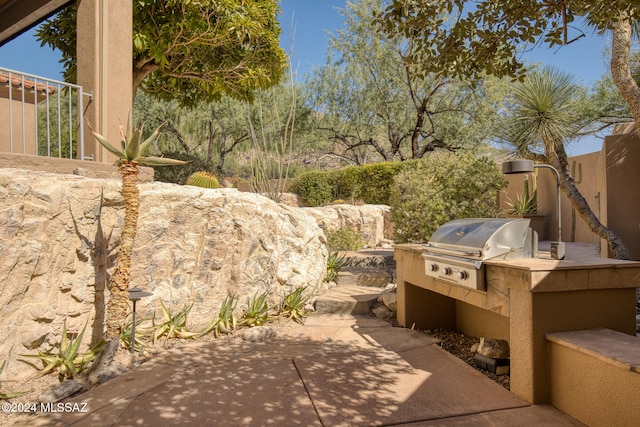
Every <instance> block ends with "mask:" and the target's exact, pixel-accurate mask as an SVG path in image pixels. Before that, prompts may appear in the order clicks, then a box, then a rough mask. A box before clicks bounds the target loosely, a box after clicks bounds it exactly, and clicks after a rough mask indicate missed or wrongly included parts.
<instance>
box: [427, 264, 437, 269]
mask: <svg viewBox="0 0 640 427" xmlns="http://www.w3.org/2000/svg"><path fill="white" fill-rule="evenodd" d="M429 271H438V264H429Z"/></svg>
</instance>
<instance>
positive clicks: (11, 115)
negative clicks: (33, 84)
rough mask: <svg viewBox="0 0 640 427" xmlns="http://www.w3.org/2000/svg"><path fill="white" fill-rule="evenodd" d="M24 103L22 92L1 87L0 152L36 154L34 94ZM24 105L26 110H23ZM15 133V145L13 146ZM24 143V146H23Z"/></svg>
mask: <svg viewBox="0 0 640 427" xmlns="http://www.w3.org/2000/svg"><path fill="white" fill-rule="evenodd" d="M27 96H30V97H31V102H29V99H26V100H25V103H24V104H23V103H22V93H21V92H20V91H17V90H14V91H12V99H11V100H9V91H8V90H7V88H6V87H5V88H0V153H10V152H13V153H24V154H36V132H35V108H34V104H33V95H32V94H28V95H27ZM23 106H24V110H23ZM11 134H13V147H12V146H11ZM23 144H24V146H23Z"/></svg>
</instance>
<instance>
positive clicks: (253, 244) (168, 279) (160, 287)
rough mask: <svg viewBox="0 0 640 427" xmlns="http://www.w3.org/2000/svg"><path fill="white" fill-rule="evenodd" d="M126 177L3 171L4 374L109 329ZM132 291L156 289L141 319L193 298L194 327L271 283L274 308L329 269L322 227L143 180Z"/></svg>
mask: <svg viewBox="0 0 640 427" xmlns="http://www.w3.org/2000/svg"><path fill="white" fill-rule="evenodd" d="M120 187H121V185H120V181H119V180H110V179H91V178H86V177H81V176H74V175H56V174H48V173H44V172H35V171H24V170H17V169H0V319H2V320H3V322H2V328H0V362H1V361H4V360H6V361H7V366H6V368H5V371H4V372H3V378H15V377H17V376H22V377H24V376H27V375H30V374H33V373H34V371H33V368H31V367H29V366H28V365H27V364H26V363H22V362H20V361H19V359H20V357H19V355H20V354H23V353H29V354H35V353H36V351H37V350H40V351H49V350H51V349H53V348H54V347H55V346H56V345H57V343H59V342H60V333H61V331H62V324H63V321H64V320H65V319H66V322H67V330H68V331H69V333H77V332H79V331H80V330H81V329H82V327H83V326H84V325H85V324H88V326H87V332H86V333H85V341H86V343H87V344H89V341H93V342H95V341H96V340H97V339H98V338H99V337H100V335H101V332H102V328H103V320H104V306H105V302H106V300H107V299H108V296H109V292H108V291H107V290H105V288H106V283H107V282H108V277H109V274H110V273H111V272H112V271H113V267H114V263H115V258H116V255H117V249H118V244H119V238H120V233H121V230H122V225H123V214H124V206H123V198H122V195H121V193H120ZM139 187H140V217H139V221H138V234H137V237H136V241H135V245H134V252H133V269H132V272H131V278H132V286H135V287H139V288H142V289H143V290H145V291H149V292H152V293H153V296H151V297H148V298H144V299H143V300H141V301H140V302H138V304H137V309H138V316H139V318H141V317H142V316H145V315H152V314H153V313H155V315H156V320H161V319H162V314H161V311H160V299H161V300H162V301H163V302H164V304H165V305H166V306H167V307H169V308H170V309H171V310H172V313H177V312H178V311H179V310H180V309H182V308H183V307H184V306H186V305H188V304H191V303H194V305H193V309H192V310H191V313H190V315H189V322H188V326H190V327H191V328H192V329H193V330H197V329H199V328H200V327H202V326H204V325H206V324H207V323H208V322H209V321H210V320H211V318H212V317H213V316H215V315H216V314H217V313H218V310H219V308H220V303H221V301H222V300H223V298H224V297H226V296H227V295H229V294H235V295H236V296H237V297H238V298H239V303H238V309H239V310H241V309H242V308H243V307H244V306H245V304H246V301H247V299H248V298H249V297H250V296H252V295H254V294H255V293H256V292H260V293H262V292H264V291H265V290H268V291H269V292H270V294H269V301H270V303H271V304H272V305H275V304H277V303H279V301H280V300H281V298H282V296H283V295H284V294H285V293H286V292H289V291H291V290H293V289H294V288H296V287H300V286H306V287H308V288H309V290H310V291H313V290H315V289H317V288H318V287H319V286H321V284H322V282H323V279H324V277H325V275H326V260H327V249H326V245H325V237H324V233H323V232H322V230H321V229H320V227H318V225H317V224H316V221H315V220H314V219H313V218H311V217H309V216H308V215H306V214H305V213H304V212H303V211H302V210H301V209H298V208H292V207H287V206H284V205H281V204H277V203H274V202H273V201H271V200H270V199H268V198H266V197H262V196H259V195H256V194H252V193H242V192H239V191H237V190H234V189H217V190H209V189H202V188H198V187H191V186H179V185H174V184H165V183H145V184H140V186H139Z"/></svg>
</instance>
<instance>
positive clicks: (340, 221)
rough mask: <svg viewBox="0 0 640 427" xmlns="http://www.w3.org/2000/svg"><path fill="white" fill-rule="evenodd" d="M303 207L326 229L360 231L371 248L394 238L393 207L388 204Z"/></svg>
mask: <svg viewBox="0 0 640 427" xmlns="http://www.w3.org/2000/svg"><path fill="white" fill-rule="evenodd" d="M301 209H303V210H304V211H305V212H306V213H307V214H308V215H311V216H312V217H314V218H315V219H316V221H317V222H318V225H320V227H322V228H323V229H325V230H336V229H350V230H353V231H356V232H358V233H360V235H361V236H362V237H363V238H364V240H365V241H366V245H367V246H368V247H370V248H375V247H378V246H380V245H381V244H383V243H390V242H392V240H393V225H392V223H391V208H390V207H389V206H387V205H361V206H356V205H348V204H339V205H329V206H322V207H316V208H301Z"/></svg>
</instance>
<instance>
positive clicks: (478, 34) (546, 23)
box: [377, 0, 640, 132]
mask: <svg viewBox="0 0 640 427" xmlns="http://www.w3.org/2000/svg"><path fill="white" fill-rule="evenodd" d="M578 18H582V19H584V20H585V22H586V23H587V24H588V26H592V27H593V28H595V29H596V30H597V31H598V32H599V33H603V32H604V31H606V30H611V32H612V37H611V75H612V78H613V81H614V82H615V84H616V87H617V88H618V90H619V91H620V94H621V95H622V97H623V98H624V100H625V102H627V104H628V105H629V107H630V110H631V112H632V115H633V117H634V119H635V120H636V122H640V88H639V87H638V84H637V83H636V82H635V80H634V79H633V78H632V75H631V67H630V64H629V62H630V53H631V50H630V41H631V35H632V28H633V24H634V23H637V22H638V19H639V18H640V4H639V3H638V1H637V0H612V1H610V2H606V3H604V2H595V1H590V0H571V1H554V0H535V1H521V0H504V1H500V2H496V1H493V0H479V1H473V2H472V1H470V0H444V1H437V2H432V1H425V0H394V1H393V2H391V3H390V4H389V6H388V7H387V8H386V9H385V10H384V12H382V13H380V14H378V19H377V23H378V24H379V26H380V28H381V29H382V30H383V31H384V32H385V33H386V34H390V35H395V34H403V35H405V36H406V37H408V38H409V39H410V40H412V41H414V42H415V43H416V49H415V50H414V51H413V53H412V56H411V58H412V61H413V63H415V64H419V66H420V69H421V70H422V73H423V74H425V75H426V74H427V73H435V74H437V75H441V76H451V77H457V78H461V79H472V80H476V79H479V78H482V77H484V76H485V75H487V74H489V75H495V76H498V77H504V76H510V77H512V78H514V79H518V80H522V79H523V78H524V75H525V74H526V71H527V69H526V67H525V64H524V63H523V62H522V61H521V60H520V59H519V56H518V55H519V53H520V52H521V51H522V49H523V48H525V47H526V46H527V45H528V46H533V45H536V44H545V45H547V46H549V47H553V46H556V45H563V44H569V43H573V42H575V41H577V40H578V39H580V38H581V37H582V36H583V35H584V33H583V32H581V31H580V30H577V29H576V26H575V25H574V24H575V22H576V21H577V20H578ZM636 26H637V25H636ZM639 132H640V129H639Z"/></svg>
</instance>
